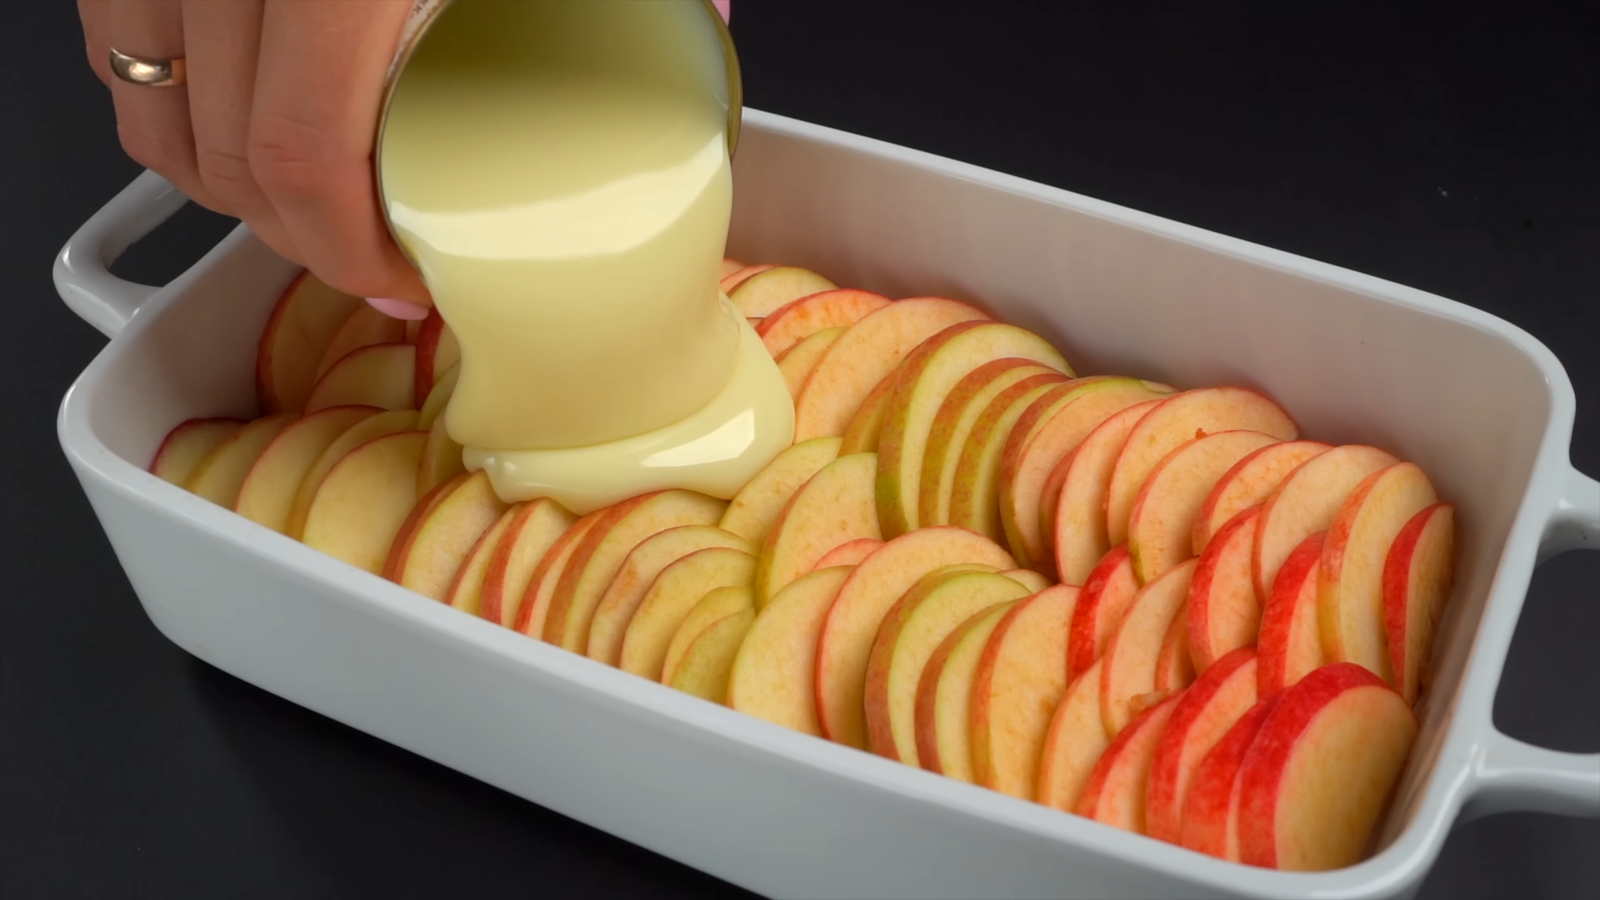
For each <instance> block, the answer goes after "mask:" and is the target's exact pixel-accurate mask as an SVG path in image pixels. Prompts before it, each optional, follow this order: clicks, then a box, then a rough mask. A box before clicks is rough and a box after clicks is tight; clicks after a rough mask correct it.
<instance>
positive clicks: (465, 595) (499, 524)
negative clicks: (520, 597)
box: [444, 506, 520, 616]
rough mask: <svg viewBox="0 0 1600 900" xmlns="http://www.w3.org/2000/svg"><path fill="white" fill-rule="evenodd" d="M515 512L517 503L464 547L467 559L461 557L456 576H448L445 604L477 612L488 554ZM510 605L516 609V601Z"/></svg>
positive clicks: (481, 603) (477, 613)
mask: <svg viewBox="0 0 1600 900" xmlns="http://www.w3.org/2000/svg"><path fill="white" fill-rule="evenodd" d="M518 512H520V510H519V509H518V507H517V506H513V507H511V508H510V509H507V510H506V511H505V512H504V513H503V514H501V516H500V518H499V519H496V520H495V523H494V524H493V525H490V526H489V530H488V531H485V532H484V533H483V534H482V535H480V536H479V537H478V541H477V543H475V544H473V545H472V549H471V550H468V551H467V557H466V559H463V560H462V561H461V565H460V567H459V568H457V569H456V575H455V577H454V578H452V579H451V580H450V587H449V588H448V589H446V591H445V594H444V602H445V605H446V606H450V607H453V608H455V609H459V610H461V611H462V612H464V613H466V614H467V615H469V616H476V615H480V610H482V608H483V578H484V576H485V575H486V574H488V571H489V557H491V556H493V555H494V551H495V548H496V547H498V546H499V545H500V538H501V537H502V536H503V535H504V534H505V533H506V528H507V526H509V525H510V523H511V520H512V519H513V518H514V517H515V516H516V515H517V514H518ZM512 607H513V609H515V607H516V604H514V603H513V604H512Z"/></svg>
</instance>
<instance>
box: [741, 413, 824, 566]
mask: <svg viewBox="0 0 1600 900" xmlns="http://www.w3.org/2000/svg"><path fill="white" fill-rule="evenodd" d="M838 458H839V439H838V438H831V437H824V438H813V439H811V440H809V441H802V442H800V443H798V444H794V445H793V446H790V447H788V448H786V449H785V450H784V451H783V452H781V453H779V454H778V455H777V456H775V457H773V459H772V462H769V463H767V464H766V465H765V466H764V467H762V469H761V471H759V472H757V473H756V474H755V476H754V477H752V478H751V479H750V480H749V481H747V482H745V485H744V487H742V488H740V489H739V492H738V493H737V494H734V495H733V499H732V500H730V501H728V511H727V512H725V513H723V514H722V521H721V522H718V523H717V527H719V528H721V529H723V530H724V531H731V532H733V533H734V534H737V535H739V536H740V537H742V538H745V539H746V540H749V541H753V542H755V543H757V544H760V543H761V542H762V541H764V540H766V537H767V534H768V533H770V532H771V531H772V526H773V524H774V523H775V522H777V521H778V517H779V515H780V514H781V513H782V512H783V508H784V506H785V505H787V504H788V502H789V499H790V498H791V497H793V496H794V494H795V492H796V491H798V490H800V486H801V485H803V484H805V483H806V482H807V481H810V480H811V477H812V476H813V475H816V474H817V473H818V472H820V471H822V469H823V468H824V467H826V466H827V465H828V464H829V463H831V462H833V461H834V460H835V459H838Z"/></svg>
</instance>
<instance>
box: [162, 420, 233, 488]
mask: <svg viewBox="0 0 1600 900" xmlns="http://www.w3.org/2000/svg"><path fill="white" fill-rule="evenodd" d="M244 425H245V420H244V419H230V418H225V417H215V418H206V419H189V420H188V421H185V422H180V423H179V424H178V426H177V427H176V428H173V429H172V430H171V431H169V432H167V436H166V438H165V439H163V440H162V441H161V446H160V447H158V448H156V455H155V458H154V459H152V460H151V461H150V474H152V475H154V476H156V477H157V478H159V479H161V480H162V481H165V482H167V483H169V484H175V485H177V486H178V487H183V484H184V482H186V481H188V480H189V476H190V475H191V474H193V473H194V469H195V466H198V465H200V461H201V460H203V459H205V458H206V457H207V456H210V455H211V451H213V450H215V449H217V447H219V446H221V444H222V443H223V442H224V441H226V440H228V439H230V438H232V437H233V436H234V435H236V434H238V433H239V429H240V428H243V427H244Z"/></svg>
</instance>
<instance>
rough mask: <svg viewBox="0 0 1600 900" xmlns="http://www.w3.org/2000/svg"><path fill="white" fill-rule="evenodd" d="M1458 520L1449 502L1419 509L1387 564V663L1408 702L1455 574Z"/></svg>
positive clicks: (1419, 679)
mask: <svg viewBox="0 0 1600 900" xmlns="http://www.w3.org/2000/svg"><path fill="white" fill-rule="evenodd" d="M1455 522H1456V511H1455V507H1453V506H1451V505H1450V504H1448V503H1435V504H1433V505H1432V506H1429V507H1428V508H1426V509H1424V510H1422V511H1421V512H1418V513H1417V514H1416V515H1414V516H1412V517H1411V521H1409V522H1407V523H1406V526H1405V527H1404V528H1402V529H1400V533H1399V534H1397V535H1395V538H1394V543H1393V545H1391V546H1390V548H1389V555H1388V557H1387V561H1386V562H1385V564H1384V569H1383V613H1384V623H1385V625H1384V627H1385V631H1386V633H1387V635H1388V646H1389V664H1390V666H1391V667H1392V669H1393V671H1394V682H1395V686H1396V689H1397V690H1399V691H1400V695H1401V696H1402V697H1404V698H1405V700H1406V702H1407V703H1411V704H1415V703H1416V702H1417V695H1418V693H1420V692H1421V684H1422V681H1423V679H1422V674H1423V668H1422V667H1423V666H1425V665H1427V664H1428V657H1429V654H1431V653H1432V652H1433V638H1434V635H1435V634H1437V633H1438V631H1439V618H1440V617H1441V616H1442V615H1444V607H1445V604H1446V603H1448V602H1449V600H1450V585H1451V581H1452V575H1453V573H1454V572H1455V527H1456V526H1455ZM1291 558H1292V557H1291ZM1287 567H1288V564H1287V563H1286V564H1285V568H1286V569H1287ZM1279 577H1280V578H1281V577H1282V576H1281V575H1280V576H1279Z"/></svg>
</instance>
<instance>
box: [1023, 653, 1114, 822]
mask: <svg viewBox="0 0 1600 900" xmlns="http://www.w3.org/2000/svg"><path fill="white" fill-rule="evenodd" d="M1100 666H1101V663H1100V661H1098V660H1096V661H1095V663H1094V665H1091V666H1090V667H1089V668H1088V669H1086V670H1084V672H1083V674H1082V675H1080V676H1079V677H1078V678H1076V679H1075V680H1073V681H1072V683H1071V684H1070V685H1068V687H1067V690H1066V693H1064V694H1063V695H1062V697H1061V703H1060V705H1058V706H1057V707H1056V709H1055V714H1054V715H1053V716H1052V717H1051V718H1050V730H1049V731H1048V732H1046V734H1045V739H1044V748H1043V749H1042V750H1041V751H1040V760H1039V795H1038V800H1039V802H1040V803H1043V804H1044V805H1046V806H1050V807H1054V808H1055V809H1060V810H1065V811H1067V812H1071V811H1072V810H1075V809H1077V808H1078V800H1079V798H1080V797H1082V796H1083V788H1084V785H1086V784H1088V783H1089V776H1090V775H1092V774H1094V767H1095V764H1096V763H1097V762H1099V761H1100V757H1101V756H1103V755H1104V754H1105V751H1106V747H1107V746H1109V745H1110V744H1111V739H1110V738H1108V737H1106V726H1105V722H1104V720H1103V718H1102V717H1101V715H1100Z"/></svg>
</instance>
